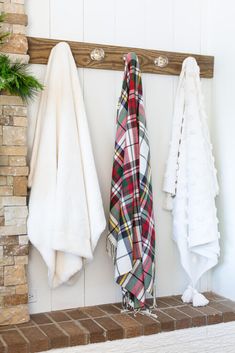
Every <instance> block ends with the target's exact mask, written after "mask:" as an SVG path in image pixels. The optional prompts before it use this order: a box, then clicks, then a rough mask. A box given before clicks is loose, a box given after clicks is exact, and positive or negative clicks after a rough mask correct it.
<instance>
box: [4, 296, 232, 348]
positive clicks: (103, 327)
mask: <svg viewBox="0 0 235 353" xmlns="http://www.w3.org/2000/svg"><path fill="white" fill-rule="evenodd" d="M205 295H206V297H207V298H208V299H209V300H210V303H209V305H208V306H206V307H200V308H193V307H192V306H191V305H189V304H187V305H185V304H183V303H182V301H181V300H180V296H172V297H162V298H159V299H158V300H157V304H158V309H156V310H154V313H155V314H156V315H157V316H158V317H157V319H154V318H150V317H147V316H144V315H141V314H137V315H134V314H123V313H121V304H120V303H115V304H107V305H98V306H91V307H84V308H77V309H70V310H62V311H54V312H48V313H41V314H34V315H31V319H30V321H29V322H27V323H24V324H19V325H10V326H2V327H0V353H31V352H40V351H46V350H49V349H52V348H62V347H69V346H77V345H84V344H89V343H96V342H104V341H108V340H116V339H122V338H130V337H137V336H141V335H151V334H156V333H159V332H164V331H172V330H178V329H186V328H190V327H198V326H205V325H213V324H218V323H221V322H228V321H235V302H232V301H230V300H228V299H226V298H223V297H221V296H218V295H216V294H214V293H211V292H208V293H205Z"/></svg>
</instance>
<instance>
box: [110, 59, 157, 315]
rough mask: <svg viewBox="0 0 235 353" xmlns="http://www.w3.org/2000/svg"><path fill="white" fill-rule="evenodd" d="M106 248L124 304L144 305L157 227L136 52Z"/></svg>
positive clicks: (123, 110)
mask: <svg viewBox="0 0 235 353" xmlns="http://www.w3.org/2000/svg"><path fill="white" fill-rule="evenodd" d="M109 231H110V234H109V236H108V239H107V242H108V244H107V245H108V248H109V249H110V250H111V252H112V255H113V258H114V263H115V278H116V281H117V283H118V284H119V285H120V286H121V287H122V290H123V298H124V303H125V304H126V306H127V307H129V308H130V307H132V308H133V309H137V308H144V307H145V300H146V292H149V293H152V289H153V285H154V274H155V228H154V215H153V201H152V185H151V167H150V153H149V140H148V132H147V129H146V120H145V112H144V106H143V95H142V80H141V73H140V68H139V62H138V58H137V56H136V54H135V53H129V54H128V55H127V57H126V65H125V73H124V79H123V85H122V92H121V96H120V99H119V107H118V113H117V131H116V140H115V153H114V162H113V172H112V187H111V200H110V218H109Z"/></svg>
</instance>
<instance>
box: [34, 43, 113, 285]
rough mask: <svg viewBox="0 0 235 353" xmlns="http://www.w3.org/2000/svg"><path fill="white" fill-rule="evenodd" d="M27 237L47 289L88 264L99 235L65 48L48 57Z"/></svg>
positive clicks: (101, 223) (82, 122)
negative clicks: (44, 269)
mask: <svg viewBox="0 0 235 353" xmlns="http://www.w3.org/2000/svg"><path fill="white" fill-rule="evenodd" d="M29 187H31V194H30V201H29V217H28V236H29V239H30V241H31V242H32V244H33V245H34V246H35V247H36V248H37V249H38V250H39V251H40V253H41V255H42V257H43V259H44V261H45V263H46V265H47V266H48V274H49V283H50V285H51V286H52V287H56V286H58V285H60V284H61V283H64V282H66V281H68V280H69V279H70V278H71V277H72V276H73V275H74V274H76V273H77V272H78V271H79V270H80V269H81V268H82V264H83V258H84V259H92V257H93V251H94V249H95V247H96V244H97V241H98V239H99V237H100V235H101V233H102V231H103V230H104V229H105V225H106V222H105V216H104V211H103V205H102V199H101V194H100V189H99V184H98V178H97V173H96V169H95V163H94V158H93V154H92V147H91V141H90V135H89V130H88V124H87V118H86V113H85V109H84V102H83V95H82V90H81V87H80V83H79V78H78V72H77V68H76V65H75V62H74V59H73V56H72V53H71V50H70V47H69V45H68V44H66V43H59V44H58V45H56V46H55V47H54V48H53V49H52V51H51V54H50V58H49V61H48V67H47V73H46V78H45V89H44V91H43V93H42V96H41V101H40V105H39V111H38V116H37V126H36V132H35V136H34V143H33V151H32V157H31V164H30V175H29Z"/></svg>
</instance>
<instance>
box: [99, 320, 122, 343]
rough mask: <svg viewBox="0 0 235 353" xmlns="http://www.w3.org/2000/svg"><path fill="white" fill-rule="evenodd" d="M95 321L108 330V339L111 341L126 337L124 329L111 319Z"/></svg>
mask: <svg viewBox="0 0 235 353" xmlns="http://www.w3.org/2000/svg"><path fill="white" fill-rule="evenodd" d="M95 321H96V322H98V324H99V325H101V326H102V327H103V328H104V329H105V330H106V337H107V339H108V340H109V341H112V340H118V339H121V338H123V337H124V330H123V328H122V327H121V326H120V325H118V324H117V323H116V322H115V321H113V320H112V319H111V318H110V317H99V318H97V319H96V320H95Z"/></svg>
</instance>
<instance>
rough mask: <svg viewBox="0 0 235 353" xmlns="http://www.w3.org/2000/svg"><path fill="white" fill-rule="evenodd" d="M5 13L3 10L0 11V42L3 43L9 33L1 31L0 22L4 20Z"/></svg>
mask: <svg viewBox="0 0 235 353" xmlns="http://www.w3.org/2000/svg"><path fill="white" fill-rule="evenodd" d="M5 18H6V15H5V13H4V12H1V13H0V44H3V43H4V42H5V40H6V38H7V37H8V36H9V34H10V33H8V32H3V31H2V26H1V23H3V22H4V21H5Z"/></svg>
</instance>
